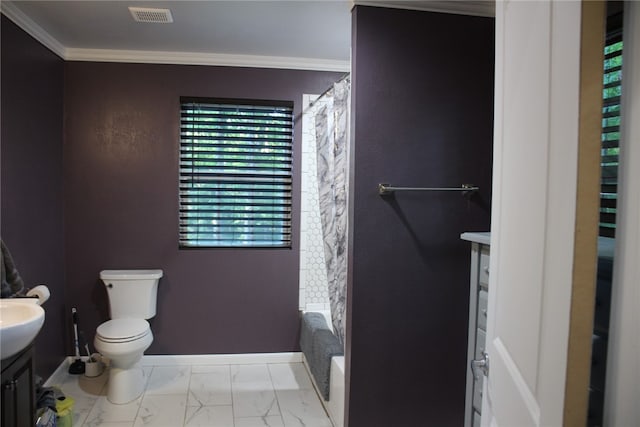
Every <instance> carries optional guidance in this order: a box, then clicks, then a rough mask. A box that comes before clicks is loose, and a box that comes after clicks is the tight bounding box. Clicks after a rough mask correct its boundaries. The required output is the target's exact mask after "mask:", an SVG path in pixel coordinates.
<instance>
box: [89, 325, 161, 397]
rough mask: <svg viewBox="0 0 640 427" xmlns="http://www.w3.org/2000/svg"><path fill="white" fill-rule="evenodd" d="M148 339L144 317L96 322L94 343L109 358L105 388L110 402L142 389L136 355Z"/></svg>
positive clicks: (148, 328) (133, 395)
mask: <svg viewBox="0 0 640 427" xmlns="http://www.w3.org/2000/svg"><path fill="white" fill-rule="evenodd" d="M152 341H153V333H152V332H151V328H150V327H149V323H148V322H147V321H146V320H144V319H126V318H125V319H114V320H109V321H107V322H105V323H103V324H102V325H100V326H98V329H97V331H96V337H95V339H94V346H95V348H96V350H98V352H99V353H100V354H102V355H103V356H104V357H106V358H108V359H109V360H110V362H111V363H110V367H109V385H108V389H107V399H109V401H110V402H111V403H115V404H124V403H129V402H131V401H133V400H135V399H137V398H138V396H140V395H141V394H142V392H143V391H144V387H145V385H146V380H145V378H144V371H143V370H142V367H141V366H140V359H142V355H143V354H144V351H145V350H146V349H148V348H149V346H150V345H151V342H152Z"/></svg>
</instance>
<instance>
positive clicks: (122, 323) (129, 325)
mask: <svg viewBox="0 0 640 427" xmlns="http://www.w3.org/2000/svg"><path fill="white" fill-rule="evenodd" d="M150 332H151V328H150V326H149V322H147V321H146V320H144V319H112V320H109V321H107V322H104V323H103V324H101V325H100V326H98V329H97V330H96V338H97V339H99V340H101V341H103V342H108V343H125V342H131V341H136V340H139V339H141V338H143V337H145V336H146V335H148V334H149V333H150Z"/></svg>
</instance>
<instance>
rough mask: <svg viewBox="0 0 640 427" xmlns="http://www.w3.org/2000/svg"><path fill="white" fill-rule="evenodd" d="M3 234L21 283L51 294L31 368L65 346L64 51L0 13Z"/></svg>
mask: <svg viewBox="0 0 640 427" xmlns="http://www.w3.org/2000/svg"><path fill="white" fill-rule="evenodd" d="M0 27H1V31H2V35H1V37H0V40H1V43H2V46H1V48H0V50H1V51H2V58H1V61H0V62H1V64H2V72H1V73H0V74H1V75H2V82H1V85H2V90H1V92H0V93H1V98H2V106H1V114H2V117H1V122H2V136H1V138H2V146H1V147H2V148H1V150H2V153H1V158H2V165H1V169H2V178H1V187H2V188H1V191H0V192H1V193H2V209H1V211H2V212H1V221H0V222H1V231H0V232H1V234H2V239H3V240H4V241H5V243H6V244H7V246H8V247H9V250H10V251H11V253H12V255H13V258H14V261H15V263H16V266H17V268H18V271H19V272H20V275H21V276H22V278H23V280H24V282H25V286H27V287H33V286H35V285H38V284H40V283H44V284H46V285H47V286H48V287H49V290H50V291H51V298H50V299H49V300H48V301H47V302H46V303H45V305H44V306H43V307H44V309H45V313H46V320H45V323H44V326H43V327H42V330H41V331H40V334H39V335H38V337H37V338H36V344H35V345H36V357H35V362H36V373H37V374H38V375H40V376H42V377H43V378H46V377H48V376H49V375H50V374H51V373H52V372H53V370H54V369H55V368H56V367H57V366H58V365H59V364H60V362H61V361H62V359H63V358H64V356H65V355H66V354H68V353H67V351H65V341H66V338H67V335H65V332H66V331H67V330H68V329H67V323H66V315H65V308H64V307H65V306H64V301H65V288H64V262H63V260H64V243H63V242H64V234H63V191H62V167H63V162H62V111H63V99H62V96H63V90H62V85H63V71H64V64H63V61H62V59H60V58H59V57H58V56H56V55H55V54H53V53H52V52H51V51H49V50H48V49H47V48H45V47H44V46H42V45H41V44H40V43H39V42H37V41H36V40H34V39H33V38H31V37H30V36H29V35H27V34H26V33H25V32H24V31H22V30H21V29H19V28H18V27H17V26H16V25H15V24H14V23H13V22H11V21H10V20H9V19H7V18H6V17H5V16H4V15H2V22H1V25H0Z"/></svg>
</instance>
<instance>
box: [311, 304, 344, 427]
mask: <svg viewBox="0 0 640 427" xmlns="http://www.w3.org/2000/svg"><path fill="white" fill-rule="evenodd" d="M309 311H315V312H319V313H322V315H324V317H325V319H326V320H327V325H328V326H329V327H330V328H331V330H333V325H332V324H331V313H330V312H329V311H325V310H309ZM302 361H303V362H304V365H305V367H306V368H307V372H308V373H309V377H310V378H311V381H312V382H313V387H314V388H315V389H316V392H317V393H318V395H319V396H320V401H321V402H322V404H323V405H324V408H325V410H326V411H327V413H328V414H329V417H330V418H331V422H332V423H333V425H334V426H335V427H343V426H344V384H345V382H344V356H334V357H333V358H332V359H331V376H330V377H329V401H326V400H324V399H323V398H322V397H321V394H322V393H320V392H319V390H318V386H317V385H316V382H315V379H314V378H313V375H311V371H310V369H309V364H308V363H307V358H306V357H305V355H304V353H303V354H302Z"/></svg>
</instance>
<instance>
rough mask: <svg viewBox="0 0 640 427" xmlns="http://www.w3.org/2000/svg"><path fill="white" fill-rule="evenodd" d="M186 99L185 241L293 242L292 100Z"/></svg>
mask: <svg viewBox="0 0 640 427" xmlns="http://www.w3.org/2000/svg"><path fill="white" fill-rule="evenodd" d="M180 103H181V112H180V215H179V216H180V239H179V241H180V246H181V247H185V248H186V247H291V177H292V147H293V103H292V102H280V101H245V100H227V99H202V98H181V99H180Z"/></svg>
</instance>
